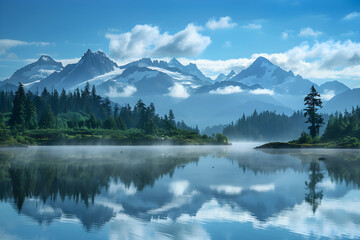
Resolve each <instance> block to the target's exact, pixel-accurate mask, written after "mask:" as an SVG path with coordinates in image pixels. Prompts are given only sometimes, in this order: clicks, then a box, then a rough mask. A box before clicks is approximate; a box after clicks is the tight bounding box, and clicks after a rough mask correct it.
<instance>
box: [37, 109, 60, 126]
mask: <svg viewBox="0 0 360 240" xmlns="http://www.w3.org/2000/svg"><path fill="white" fill-rule="evenodd" d="M39 127H40V128H43V129H46V128H55V127H56V122H55V117H54V114H53V112H52V111H51V107H50V105H48V106H47V108H46V110H45V111H43V112H42V114H41V118H40V121H39Z"/></svg>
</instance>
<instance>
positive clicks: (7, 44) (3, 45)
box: [0, 39, 49, 55]
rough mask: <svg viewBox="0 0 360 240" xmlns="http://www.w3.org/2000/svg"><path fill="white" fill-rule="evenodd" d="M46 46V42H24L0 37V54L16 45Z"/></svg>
mask: <svg viewBox="0 0 360 240" xmlns="http://www.w3.org/2000/svg"><path fill="white" fill-rule="evenodd" d="M29 45H33V46H46V45H49V43H48V42H26V41H20V40H13V39H0V55H2V54H5V53H6V51H7V50H9V49H11V48H14V47H18V46H29Z"/></svg>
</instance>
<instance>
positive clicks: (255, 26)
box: [242, 23, 262, 29]
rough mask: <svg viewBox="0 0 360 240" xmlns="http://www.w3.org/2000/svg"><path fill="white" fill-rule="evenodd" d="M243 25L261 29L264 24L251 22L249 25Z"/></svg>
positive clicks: (248, 27) (247, 27)
mask: <svg viewBox="0 0 360 240" xmlns="http://www.w3.org/2000/svg"><path fill="white" fill-rule="evenodd" d="M242 27H243V28H246V29H261V28H262V25H261V24H256V23H249V24H247V25H243V26H242Z"/></svg>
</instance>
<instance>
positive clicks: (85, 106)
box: [0, 83, 193, 134]
mask: <svg viewBox="0 0 360 240" xmlns="http://www.w3.org/2000/svg"><path fill="white" fill-rule="evenodd" d="M0 112H1V113H8V112H11V115H10V119H9V121H8V124H9V126H10V127H11V128H12V129H15V130H18V131H23V130H25V129H36V128H41V129H50V128H58V127H62V128H64V127H65V128H81V127H87V128H106V129H120V130H126V129H128V128H138V129H143V130H145V132H146V133H148V134H154V133H156V132H157V131H158V129H159V128H162V129H167V130H169V129H175V128H176V127H177V128H180V129H187V130H193V129H192V128H190V127H188V126H187V125H186V124H185V123H184V122H178V123H176V122H175V116H174V113H173V111H172V110H170V111H169V114H168V115H166V114H165V116H164V117H160V116H159V115H158V114H156V111H155V106H154V104H153V103H151V104H150V105H149V106H146V105H145V103H144V102H143V101H142V100H139V101H138V102H137V103H136V105H135V106H134V108H131V106H130V105H129V104H127V105H125V106H122V107H119V105H118V104H115V105H114V107H112V105H111V102H110V100H109V98H102V97H100V96H99V95H97V94H96V88H95V86H93V87H92V89H91V90H90V84H89V83H87V84H86V85H85V87H84V89H83V90H81V91H80V90H79V89H76V90H75V91H74V92H68V93H67V92H66V91H65V90H62V92H61V93H60V94H59V93H58V92H57V91H56V89H55V90H53V91H51V92H49V91H48V90H47V89H46V88H44V90H43V91H42V93H41V94H38V93H36V94H33V93H32V92H30V91H28V92H27V93H25V90H24V87H23V85H22V84H19V88H18V90H17V91H16V92H15V94H14V93H12V92H4V91H2V92H1V93H0ZM80 113H81V114H80ZM83 115H85V116H86V117H83Z"/></svg>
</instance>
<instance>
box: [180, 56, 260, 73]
mask: <svg viewBox="0 0 360 240" xmlns="http://www.w3.org/2000/svg"><path fill="white" fill-rule="evenodd" d="M178 60H179V61H180V62H181V63H182V64H186V65H187V64H189V63H191V62H192V63H195V64H196V65H197V67H198V68H199V69H200V70H201V71H202V72H203V73H204V74H205V75H206V76H210V77H215V78H216V76H217V75H218V74H219V73H226V74H227V73H229V72H230V71H231V70H234V71H235V72H240V71H241V70H243V69H244V68H246V67H248V66H249V65H250V64H251V63H252V62H253V61H254V60H253V59H248V58H238V59H228V60H209V59H187V58H179V59H178Z"/></svg>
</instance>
